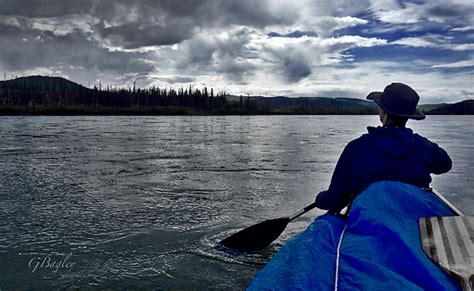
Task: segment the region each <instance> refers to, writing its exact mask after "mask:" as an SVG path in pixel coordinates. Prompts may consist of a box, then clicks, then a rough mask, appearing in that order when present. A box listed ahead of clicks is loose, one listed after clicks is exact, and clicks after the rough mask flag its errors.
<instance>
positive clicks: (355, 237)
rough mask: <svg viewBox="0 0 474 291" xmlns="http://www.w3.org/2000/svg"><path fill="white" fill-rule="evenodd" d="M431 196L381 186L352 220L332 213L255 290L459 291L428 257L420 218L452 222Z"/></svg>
mask: <svg viewBox="0 0 474 291" xmlns="http://www.w3.org/2000/svg"><path fill="white" fill-rule="evenodd" d="M452 215H455V213H454V212H453V210H452V209H451V208H450V207H449V206H448V205H447V204H446V203H445V202H443V201H442V200H440V199H439V198H438V197H437V196H435V195H433V194H432V193H429V192H426V191H424V190H422V189H420V188H418V187H415V186H412V185H407V184H403V183H399V182H388V181H383V182H377V183H374V184H372V185H371V186H369V187H368V188H367V189H366V190H365V191H364V192H363V193H361V194H360V195H359V196H358V197H357V198H356V199H355V200H354V203H353V205H352V208H351V213H350V215H349V217H348V219H343V218H340V217H336V216H334V215H331V214H325V215H322V216H319V217H317V218H316V219H315V220H314V222H313V223H312V224H311V225H310V226H309V227H308V228H307V229H306V230H305V231H304V232H302V233H300V234H298V235H296V236H295V237H294V238H292V239H291V240H289V241H288V242H287V243H286V244H285V245H284V246H283V247H282V248H281V250H280V251H279V252H278V253H277V254H276V255H275V256H274V257H273V258H272V259H271V260H270V262H268V264H267V265H266V266H265V267H264V268H263V269H262V270H261V271H260V272H259V273H258V274H257V275H256V276H255V277H254V278H253V279H252V281H251V282H250V283H249V285H248V286H247V289H248V290H294V289H299V290H383V289H392V290H460V284H459V283H458V282H457V281H456V280H455V279H453V278H452V277H451V276H449V274H448V273H446V272H445V271H443V270H442V269H441V268H440V267H439V266H438V265H437V264H435V263H434V262H433V261H432V260H430V258H429V257H428V256H427V255H426V254H425V253H424V252H423V249H422V246H421V243H420V234H419V228H418V220H419V219H420V218H422V217H433V216H452Z"/></svg>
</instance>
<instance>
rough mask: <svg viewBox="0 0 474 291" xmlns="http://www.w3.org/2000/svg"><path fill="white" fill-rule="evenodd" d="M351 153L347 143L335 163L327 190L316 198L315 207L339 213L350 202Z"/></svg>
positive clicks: (349, 145)
mask: <svg viewBox="0 0 474 291" xmlns="http://www.w3.org/2000/svg"><path fill="white" fill-rule="evenodd" d="M351 152H352V147H351V143H349V144H348V145H347V146H346V148H345V149H344V151H343V152H342V154H341V156H340V157H339V160H338V161H337V164H336V168H335V170H334V173H333V175H332V179H331V183H330V185H329V188H328V190H326V191H322V192H320V193H319V194H318V195H317V196H316V207H318V208H320V209H327V210H330V211H335V212H339V211H340V210H341V209H343V208H344V207H345V206H347V205H348V204H349V202H350V201H351V193H350V190H349V189H350V187H349V185H350V181H351V177H350V174H349V167H350V160H351V155H352V153H351Z"/></svg>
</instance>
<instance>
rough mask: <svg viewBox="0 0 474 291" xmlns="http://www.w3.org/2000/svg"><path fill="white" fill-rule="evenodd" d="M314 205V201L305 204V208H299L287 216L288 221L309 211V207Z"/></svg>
mask: <svg viewBox="0 0 474 291" xmlns="http://www.w3.org/2000/svg"><path fill="white" fill-rule="evenodd" d="M315 207H316V202H313V203H311V204H310V205H308V206H306V207H305V208H303V209H301V210H300V211H298V212H296V213H294V214H293V215H291V216H290V217H289V219H290V221H292V220H294V219H296V218H298V217H300V216H301V215H303V214H305V213H306V212H308V211H310V210H311V209H313V208H315Z"/></svg>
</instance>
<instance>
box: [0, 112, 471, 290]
mask: <svg viewBox="0 0 474 291" xmlns="http://www.w3.org/2000/svg"><path fill="white" fill-rule="evenodd" d="M0 120H1V121H0V135H1V139H0V163H1V168H0V185H1V187H0V221H1V222H2V223H1V224H0V256H1V258H2V261H3V262H8V263H7V264H4V263H2V274H1V275H0V287H3V288H6V289H10V288H13V287H18V288H25V287H33V288H50V287H54V288H64V287H72V288H74V287H100V288H106V287H113V286H123V287H131V288H133V287H137V288H146V287H153V286H154V287H156V286H159V287H162V288H165V289H167V288H175V289H189V288H194V289H196V288H208V287H212V288H214V289H234V288H242V287H244V286H245V285H246V283H247V282H248V280H249V279H250V278H251V277H252V276H253V275H254V274H255V272H257V271H258V270H259V269H260V268H261V267H262V265H263V264H264V263H265V262H266V261H268V259H269V258H270V257H271V256H272V255H273V254H274V253H275V252H276V251H277V250H278V249H279V247H280V246H281V244H282V243H283V242H284V241H286V240H287V239H289V238H290V237H291V236H293V235H294V234H296V233H298V232H300V231H302V230H303V229H304V228H305V227H306V226H307V225H308V224H309V223H310V222H311V221H312V219H313V218H314V216H316V215H317V214H320V213H321V212H320V211H317V210H315V211H313V212H311V213H310V214H307V215H305V216H303V217H302V219H300V220H298V221H297V222H294V223H291V224H290V225H289V227H288V229H287V231H285V233H284V234H283V235H282V237H281V238H280V239H279V240H278V241H277V242H276V243H275V244H273V245H272V246H271V247H270V248H269V249H267V250H265V251H264V252H262V253H259V254H254V255H246V256H238V257H235V256H231V255H226V254H225V253H222V252H219V251H217V250H215V249H214V245H215V243H216V242H217V241H219V240H221V239H223V238H224V237H226V236H227V235H229V234H231V233H233V232H235V231H236V230H238V229H240V228H242V227H244V226H248V225H251V224H253V223H255V222H258V221H261V220H265V219H268V218H274V217H279V216H284V215H289V214H291V213H292V212H294V211H297V210H299V209H301V208H302V207H304V206H306V205H307V204H309V203H311V202H312V201H313V199H314V195H315V193H317V192H319V191H321V190H323V189H324V188H325V187H327V185H328V183H329V180H330V178H331V174H332V171H333V168H334V165H335V162H336V160H337V158H338V156H339V154H340V153H341V151H342V149H343V146H344V145H345V144H346V143H347V142H348V141H350V140H351V139H353V138H356V137H357V136H359V135H360V134H362V133H364V132H365V131H366V129H365V128H366V126H367V125H377V117H376V116H262V117H245V116H244V117H238V116H234V117H220V116H215V117H190V116H188V117H186V116H184V117H1V118H0ZM473 122H474V118H473V117H468V116H457V117H440V116H439V117H438V116H436V117H433V116H429V117H428V118H427V120H426V121H423V122H412V123H410V125H412V127H413V128H414V129H415V131H417V132H419V133H421V134H422V135H425V136H427V137H428V138H430V139H432V140H433V141H435V142H438V143H439V144H440V145H442V146H443V147H444V148H446V149H447V150H448V152H449V153H450V154H451V156H452V157H453V160H454V168H453V170H452V171H451V172H450V173H449V174H447V175H444V176H440V177H435V178H434V181H433V185H434V186H435V187H436V188H437V189H438V190H439V191H440V192H441V193H444V194H445V195H446V197H447V198H448V199H450V200H451V201H452V202H453V203H454V204H455V205H457V206H459V207H460V208H461V210H463V211H465V212H466V213H470V214H473V213H474V205H472V202H471V201H472V199H473V197H474V190H473V189H474V181H473V179H472V175H471V173H470V171H472V169H473V165H474V162H473V161H472V154H473V152H474V151H473V148H474V145H473V144H472V136H473V134H474V129H473V128H474V127H473V126H472V124H473ZM70 253H72V256H71V257H70V258H69V262H73V263H74V265H73V266H72V267H71V268H66V267H65V265H64V264H63V265H61V264H59V265H60V266H59V267H57V265H54V266H50V267H49V268H48V261H47V260H48V259H47V258H49V265H53V263H54V262H56V263H58V262H60V261H61V260H64V259H65V258H66V256H67V255H68V254H70ZM45 258H46V259H45ZM40 259H41V260H45V263H43V267H42V268H37V269H36V270H34V271H33V268H32V265H34V263H35V262H37V261H39V260H40ZM32 260H33V261H32ZM63 263H64V262H63ZM56 267H57V268H56Z"/></svg>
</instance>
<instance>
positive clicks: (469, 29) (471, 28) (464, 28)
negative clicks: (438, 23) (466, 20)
mask: <svg viewBox="0 0 474 291" xmlns="http://www.w3.org/2000/svg"><path fill="white" fill-rule="evenodd" d="M471 30H474V25H468V26H463V27H455V28H451V29H450V30H449V31H461V32H462V31H471Z"/></svg>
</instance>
